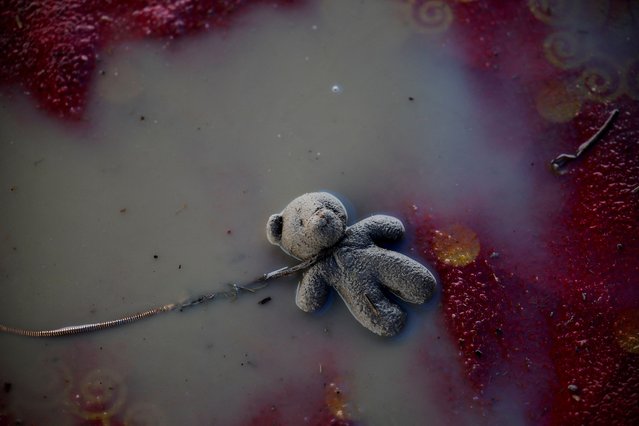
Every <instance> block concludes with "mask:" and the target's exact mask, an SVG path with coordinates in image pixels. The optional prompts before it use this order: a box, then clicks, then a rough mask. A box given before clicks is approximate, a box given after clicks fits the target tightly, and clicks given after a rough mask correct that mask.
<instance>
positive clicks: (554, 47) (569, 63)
mask: <svg viewBox="0 0 639 426" xmlns="http://www.w3.org/2000/svg"><path fill="white" fill-rule="evenodd" d="M544 54H545V55H546V59H548V62H550V63H551V64H553V65H554V66H556V67H557V68H561V69H569V68H576V67H578V66H580V65H581V64H583V62H584V61H585V59H586V58H585V54H584V48H583V43H580V41H579V40H578V38H577V35H576V34H575V33H574V32H572V31H560V32H556V33H552V34H550V35H549V36H548V37H546V40H544Z"/></svg>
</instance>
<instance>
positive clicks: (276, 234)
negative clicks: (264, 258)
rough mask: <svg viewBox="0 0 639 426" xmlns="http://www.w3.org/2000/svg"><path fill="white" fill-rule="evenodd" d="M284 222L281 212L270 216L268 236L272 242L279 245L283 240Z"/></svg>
mask: <svg viewBox="0 0 639 426" xmlns="http://www.w3.org/2000/svg"><path fill="white" fill-rule="evenodd" d="M283 223H284V221H283V217H282V215H281V214H273V215H271V217H269V218H268V223H267V224H266V238H268V240H269V242H270V243H271V244H275V245H279V244H280V241H282V224H283Z"/></svg>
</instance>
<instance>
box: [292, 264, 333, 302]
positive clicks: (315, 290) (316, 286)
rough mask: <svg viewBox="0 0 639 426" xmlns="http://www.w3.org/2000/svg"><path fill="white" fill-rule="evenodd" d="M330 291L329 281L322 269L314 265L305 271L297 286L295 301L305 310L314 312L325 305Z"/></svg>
mask: <svg viewBox="0 0 639 426" xmlns="http://www.w3.org/2000/svg"><path fill="white" fill-rule="evenodd" d="M328 291H329V286H328V283H327V282H326V280H325V279H324V277H323V276H322V274H321V273H320V270H319V269H318V268H317V267H312V268H310V269H309V270H308V271H306V272H305V273H304V275H303V276H302V280H301V281H300V283H299V284H298V286H297V292H296V293H295V303H296V304H297V306H298V307H299V308H300V309H301V310H303V311H304V312H314V311H316V310H318V309H319V308H321V307H322V306H323V305H324V303H325V302H326V298H327V297H328Z"/></svg>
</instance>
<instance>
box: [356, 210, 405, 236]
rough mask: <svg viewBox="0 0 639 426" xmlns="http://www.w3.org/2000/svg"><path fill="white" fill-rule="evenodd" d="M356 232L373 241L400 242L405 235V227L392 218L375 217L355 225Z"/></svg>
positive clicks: (384, 216)
mask: <svg viewBox="0 0 639 426" xmlns="http://www.w3.org/2000/svg"><path fill="white" fill-rule="evenodd" d="M353 228H354V231H355V232H358V231H361V232H364V233H366V234H367V235H368V236H369V237H370V238H371V239H372V240H373V241H378V240H387V241H388V240H390V241H394V240H399V239H400V238H402V236H403V235H404V225H403V224H402V222H401V221H400V220H399V219H397V218H395V217H392V216H386V215H381V214H378V215H375V216H371V217H368V218H366V219H364V220H361V221H360V222H358V223H356V224H355V225H353Z"/></svg>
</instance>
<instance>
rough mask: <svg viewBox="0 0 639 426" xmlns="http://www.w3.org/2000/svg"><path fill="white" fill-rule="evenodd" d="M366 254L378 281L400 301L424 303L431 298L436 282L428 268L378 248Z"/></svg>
mask: <svg viewBox="0 0 639 426" xmlns="http://www.w3.org/2000/svg"><path fill="white" fill-rule="evenodd" d="M367 253H368V254H369V259H370V262H371V265H373V266H372V268H373V269H374V270H375V272H376V275H377V277H378V279H379V281H380V282H381V283H382V285H384V286H385V287H387V288H388V289H389V290H391V291H392V292H393V293H394V294H396V295H397V296H399V297H400V298H401V299H403V300H405V301H406V302H410V303H424V302H426V301H428V300H430V299H431V298H432V296H433V293H434V292H435V287H436V281H435V277H434V276H433V274H432V273H431V272H430V271H429V270H428V268H426V267H425V266H423V265H422V264H420V263H419V262H417V261H415V260H413V259H411V258H410V257H408V256H404V255H403V254H401V253H397V252H394V251H391V250H386V249H383V248H379V247H373V248H371V249H369V250H367Z"/></svg>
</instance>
